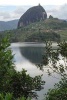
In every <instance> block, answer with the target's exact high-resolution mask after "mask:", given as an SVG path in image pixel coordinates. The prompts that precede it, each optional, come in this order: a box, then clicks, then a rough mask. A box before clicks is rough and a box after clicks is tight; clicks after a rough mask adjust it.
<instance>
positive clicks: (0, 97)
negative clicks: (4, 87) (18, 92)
mask: <svg viewBox="0 0 67 100" xmlns="http://www.w3.org/2000/svg"><path fill="white" fill-rule="evenodd" d="M0 100H31V98H28V99H26V98H25V97H20V98H18V99H15V98H14V97H13V95H12V94H11V93H6V95H4V94H3V93H1V94H0Z"/></svg>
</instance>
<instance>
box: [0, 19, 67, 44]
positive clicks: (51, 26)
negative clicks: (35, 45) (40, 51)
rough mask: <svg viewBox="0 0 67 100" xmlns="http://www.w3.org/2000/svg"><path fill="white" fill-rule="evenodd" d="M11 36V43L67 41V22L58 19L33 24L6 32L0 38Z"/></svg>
mask: <svg viewBox="0 0 67 100" xmlns="http://www.w3.org/2000/svg"><path fill="white" fill-rule="evenodd" d="M6 34H10V41H11V42H18V41H19V42H24V41H26V42H27V41H28V42H30V41H32V42H44V41H46V40H51V41H60V40H63V39H65V40H67V21H64V20H59V19H57V18H52V19H49V18H48V19H46V20H43V21H39V22H35V23H31V24H30V25H27V26H23V27H22V28H19V29H14V30H9V31H4V32H1V33H0V35H1V36H0V37H2V36H5V35H6Z"/></svg>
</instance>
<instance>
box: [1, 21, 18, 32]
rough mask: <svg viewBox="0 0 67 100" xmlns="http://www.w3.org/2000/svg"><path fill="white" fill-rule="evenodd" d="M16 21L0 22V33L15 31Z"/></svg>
mask: <svg viewBox="0 0 67 100" xmlns="http://www.w3.org/2000/svg"><path fill="white" fill-rule="evenodd" d="M17 24H18V20H12V21H6V22H5V21H0V31H5V30H12V29H16V28H17Z"/></svg>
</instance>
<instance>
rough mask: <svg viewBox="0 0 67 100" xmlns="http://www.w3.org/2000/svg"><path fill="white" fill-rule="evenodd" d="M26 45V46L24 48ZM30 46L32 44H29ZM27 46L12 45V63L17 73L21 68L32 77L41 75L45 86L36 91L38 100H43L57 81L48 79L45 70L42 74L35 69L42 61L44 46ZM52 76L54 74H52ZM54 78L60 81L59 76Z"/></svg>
mask: <svg viewBox="0 0 67 100" xmlns="http://www.w3.org/2000/svg"><path fill="white" fill-rule="evenodd" d="M25 45H26V46H25ZM31 45H32V44H31ZM31 45H28V44H25V43H24V44H20V45H19V44H17V43H15V44H12V45H11V48H12V50H13V54H15V56H14V61H15V65H16V67H15V69H16V70H17V71H21V70H22V68H24V69H26V70H27V73H28V74H30V75H31V76H32V77H33V76H35V75H41V74H43V77H42V78H43V79H44V80H45V81H46V84H45V86H44V89H43V90H42V91H39V92H38V91H37V93H38V95H39V98H38V100H42V99H43V98H44V95H43V94H45V93H46V92H47V91H48V89H49V88H52V87H53V85H54V84H55V83H57V82H58V81H59V80H58V79H57V78H53V77H48V75H47V73H46V70H47V68H45V69H44V72H42V71H41V70H39V69H38V68H37V67H36V64H38V63H40V62H41V61H42V55H43V53H44V46H43V45H42V46H40V47H39V46H36V45H37V44H36V45H34V47H33V46H31ZM53 76H54V74H53ZM55 77H58V78H59V79H60V76H58V75H57V74H55Z"/></svg>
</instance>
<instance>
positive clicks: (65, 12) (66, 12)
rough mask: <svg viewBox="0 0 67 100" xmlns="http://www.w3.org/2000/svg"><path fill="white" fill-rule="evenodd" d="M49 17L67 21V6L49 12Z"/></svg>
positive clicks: (57, 7)
mask: <svg viewBox="0 0 67 100" xmlns="http://www.w3.org/2000/svg"><path fill="white" fill-rule="evenodd" d="M47 13H48V16H49V15H52V16H54V17H58V18H60V19H67V4H65V5H62V6H56V8H54V9H49V10H47Z"/></svg>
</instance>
